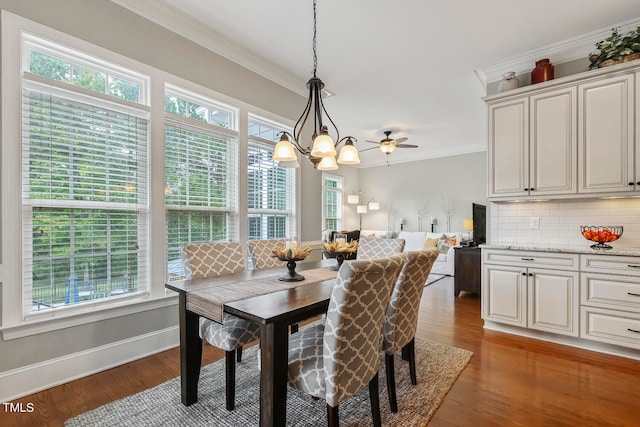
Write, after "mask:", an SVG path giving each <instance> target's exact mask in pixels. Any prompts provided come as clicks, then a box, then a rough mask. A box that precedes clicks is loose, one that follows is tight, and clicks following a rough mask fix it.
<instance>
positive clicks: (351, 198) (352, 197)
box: [347, 194, 360, 205]
mask: <svg viewBox="0 0 640 427" xmlns="http://www.w3.org/2000/svg"><path fill="white" fill-rule="evenodd" d="M347 203H349V204H350V205H356V204H358V203H360V196H359V195H357V194H349V195H348V196H347Z"/></svg>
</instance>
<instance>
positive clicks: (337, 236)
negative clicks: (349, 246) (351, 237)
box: [333, 233, 347, 242]
mask: <svg viewBox="0 0 640 427" xmlns="http://www.w3.org/2000/svg"><path fill="white" fill-rule="evenodd" d="M338 239H344V241H345V242H346V241H347V234H346V233H335V234H334V235H333V241H334V242H337V241H338Z"/></svg>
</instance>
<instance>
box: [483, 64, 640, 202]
mask: <svg viewBox="0 0 640 427" xmlns="http://www.w3.org/2000/svg"><path fill="white" fill-rule="evenodd" d="M611 68H612V71H611V72H607V70H604V69H601V70H597V71H591V72H588V73H582V74H581V75H578V76H569V77H565V78H562V79H558V80H557V81H551V82H547V83H543V84H538V85H533V86H528V87H525V88H522V89H517V90H515V91H512V94H510V95H509V94H508V93H507V94H499V95H496V96H491V97H487V99H486V101H487V104H488V118H489V122H488V133H489V134H488V137H489V140H488V153H487V154H488V155H487V158H488V162H489V165H488V172H489V177H488V179H489V185H488V189H489V199H490V200H494V201H500V200H517V199H523V200H527V199H528V200H535V199H540V198H545V199H547V198H554V199H558V198H575V197H598V196H602V195H604V194H603V193H605V194H606V195H611V194H624V193H628V192H630V191H640V136H639V135H640V131H636V129H635V123H636V122H638V123H640V114H639V113H638V112H636V111H635V103H636V102H639V103H640V87H638V86H640V83H639V82H640V71H637V70H638V69H639V68H640V66H639V65H635V66H629V65H627V66H624V67H619V66H616V67H611ZM639 129H640V125H639ZM636 132H637V133H636ZM636 144H637V145H638V148H637V149H636ZM636 158H637V159H636ZM636 169H637V171H636Z"/></svg>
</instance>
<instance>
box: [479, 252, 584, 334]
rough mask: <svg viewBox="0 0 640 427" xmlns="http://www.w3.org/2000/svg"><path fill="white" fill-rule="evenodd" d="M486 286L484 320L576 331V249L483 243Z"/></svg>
mask: <svg viewBox="0 0 640 427" xmlns="http://www.w3.org/2000/svg"><path fill="white" fill-rule="evenodd" d="M548 267H551V268H548ZM482 288H483V289H482V314H483V318H484V319H485V320H490V321H494V322H498V323H505V324H508V325H513V326H520V327H524V328H529V329H536V330H541V331H547V332H553V333H556V334H562V335H569V336H574V337H577V336H578V255H576V254H556V253H542V252H520V251H501V250H492V249H484V250H483V280H482Z"/></svg>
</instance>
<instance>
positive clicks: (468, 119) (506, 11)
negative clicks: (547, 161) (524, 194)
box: [113, 0, 640, 166]
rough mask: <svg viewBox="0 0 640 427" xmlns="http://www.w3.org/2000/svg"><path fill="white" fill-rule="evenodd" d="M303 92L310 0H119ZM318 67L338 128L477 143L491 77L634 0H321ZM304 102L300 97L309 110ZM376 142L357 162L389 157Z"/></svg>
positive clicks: (563, 45) (601, 25) (526, 66)
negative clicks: (373, 147) (484, 97)
mask: <svg viewBox="0 0 640 427" xmlns="http://www.w3.org/2000/svg"><path fill="white" fill-rule="evenodd" d="M113 1H114V2H115V3H118V4H120V5H122V6H124V7H127V8H129V9H131V10H132V11H134V12H136V13H139V14H140V15H142V16H145V17H146V18H148V19H151V20H153V21H155V22H157V23H158V24H161V25H163V26H165V27H167V28H169V29H171V30H172V31H175V32H177V33H180V34H182V35H183V36H185V37H187V38H189V39H191V40H193V41H195V42H197V43H200V44H202V45H203V46H205V47H208V48H209V49H211V50H213V51H216V52H217V53H219V54H221V55H223V56H225V57H227V58H229V59H231V60H233V61H234V62H237V63H239V64H241V65H243V66H245V67H247V68H249V69H251V70H253V71H255V72H257V73H259V74H261V75H263V76H265V77H268V78H270V79H271V80H274V81H276V82H278V83H279V84H282V85H283V86H285V87H288V88H289V89H291V90H293V91H296V92H298V93H300V94H302V95H305V96H306V88H305V83H306V81H307V80H308V79H309V77H311V70H312V68H313V61H312V58H313V57H312V44H311V43H312V28H313V27H312V22H313V6H312V4H313V3H312V0H304V1H302V0H277V1H276V0H272V1H266V0H242V1H229V0H113ZM317 10H318V24H317V27H318V36H317V51H318V77H320V78H321V79H322V80H323V81H324V83H325V85H326V87H325V89H327V90H328V91H329V92H331V93H333V94H334V95H335V96H332V97H330V98H328V99H327V100H326V102H325V106H326V108H327V111H328V112H329V114H330V115H331V117H332V118H333V120H334V122H335V123H336V125H337V126H338V128H339V129H340V133H341V136H344V135H354V136H355V137H356V138H358V143H356V146H357V147H358V148H359V149H364V148H370V147H372V146H373V145H372V144H369V143H367V142H364V140H367V139H369V140H379V139H381V138H383V137H384V135H383V134H382V132H383V131H384V130H393V131H394V133H393V136H395V137H402V136H405V137H407V138H409V140H408V141H407V142H406V143H408V144H416V145H419V147H420V148H416V149H408V148H407V149H397V150H396V151H395V152H393V153H392V154H391V155H390V156H389V157H388V160H389V161H390V162H392V163H398V162H402V161H411V160H417V159H421V158H433V157H442V156H446V155H455V154H461V153H467V152H475V151H482V150H484V149H485V146H486V124H485V120H486V117H485V116H486V110H485V105H484V102H483V101H482V100H481V97H483V96H484V95H485V94H486V90H485V86H484V83H485V82H486V81H489V82H490V81H495V80H497V79H498V78H499V76H500V75H501V74H502V73H503V72H505V71H517V72H526V71H529V70H531V69H532V68H533V67H534V65H535V64H534V63H535V60H536V59H540V58H542V57H549V58H550V59H551V62H555V63H559V62H564V61H566V60H572V59H577V58H583V57H586V56H587V55H588V54H589V52H590V51H592V50H594V47H593V45H594V43H595V42H596V41H598V40H601V38H602V37H603V36H604V35H606V34H608V33H609V32H610V29H611V27H612V26H614V25H617V24H620V23H626V24H630V23H631V24H637V21H638V17H640V1H638V0H607V1H605V0H536V1H513V0H483V1H478V0H448V1H439V2H435V1H425V0H395V1H386V0H349V1H344V0H318V5H317ZM303 107H304V105H303V104H301V105H300V112H302V108H303ZM385 157H386V156H385V155H384V154H383V153H382V152H380V151H379V150H370V151H367V152H365V153H362V154H361V160H362V165H361V166H374V165H380V164H385V163H386V160H387V158H385Z"/></svg>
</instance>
